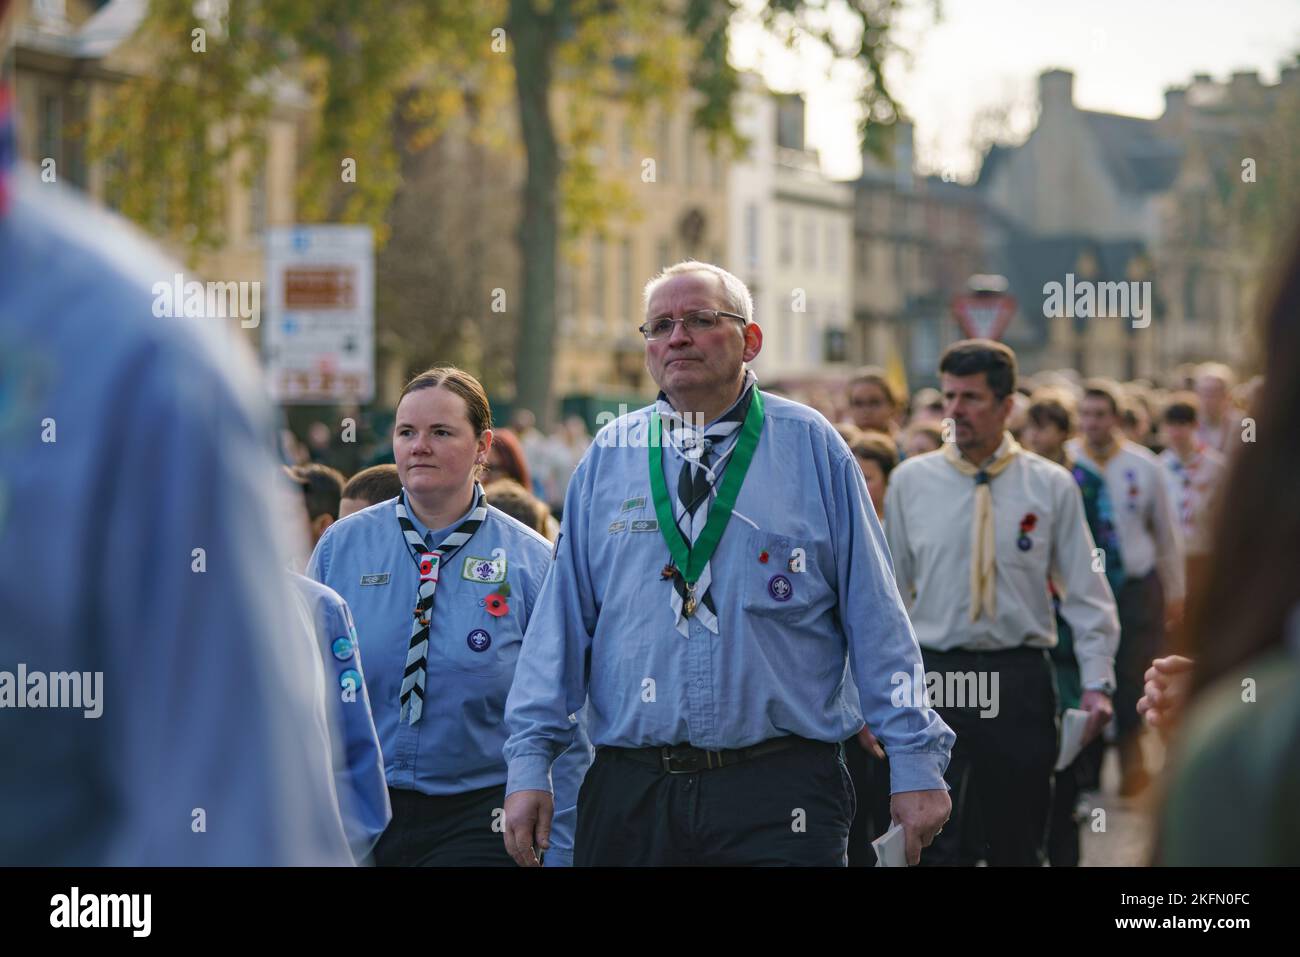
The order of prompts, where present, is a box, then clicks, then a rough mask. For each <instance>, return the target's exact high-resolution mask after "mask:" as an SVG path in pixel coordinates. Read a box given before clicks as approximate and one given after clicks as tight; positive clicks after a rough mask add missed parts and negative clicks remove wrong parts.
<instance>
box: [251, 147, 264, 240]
mask: <svg viewBox="0 0 1300 957" xmlns="http://www.w3.org/2000/svg"><path fill="white" fill-rule="evenodd" d="M248 233H249V236H250V237H251V238H253V239H258V240H260V239H261V238H262V237H263V235H265V233H266V166H265V164H264V165H263V166H262V168H261V169H259V170H258V171H257V175H256V176H254V177H253V182H252V183H251V184H250V185H249V187H248Z"/></svg>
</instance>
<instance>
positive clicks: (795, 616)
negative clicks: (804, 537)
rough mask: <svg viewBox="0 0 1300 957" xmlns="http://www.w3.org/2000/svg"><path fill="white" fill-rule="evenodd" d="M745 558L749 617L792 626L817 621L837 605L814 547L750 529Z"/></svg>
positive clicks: (745, 584) (745, 583) (744, 603)
mask: <svg viewBox="0 0 1300 957" xmlns="http://www.w3.org/2000/svg"><path fill="white" fill-rule="evenodd" d="M745 533H746V542H747V547H746V553H747V554H745V555H743V556H742V557H741V575H742V576H743V578H744V581H743V592H742V594H743V598H742V603H743V607H744V609H745V612H746V613H747V614H752V615H759V616H762V617H764V618H769V619H772V620H774V621H779V622H782V623H784V624H789V625H799V624H806V623H810V622H812V621H815V620H816V619H817V618H818V617H820V616H821V615H822V614H823V613H824V612H825V611H826V610H827V609H829V608H831V607H833V606H834V604H835V593H834V591H833V590H832V589H831V587H830V586H829V585H827V583H826V581H825V579H824V575H823V572H822V570H821V569H819V568H817V567H815V558H814V556H813V555H812V552H811V549H810V548H809V547H808V546H809V544H811V543H805V544H800V543H798V542H796V541H794V540H793V539H792V538H791V537H789V536H786V535H779V534H776V533H772V532H765V531H761V530H759V529H756V528H748V527H747V528H746V530H745Z"/></svg>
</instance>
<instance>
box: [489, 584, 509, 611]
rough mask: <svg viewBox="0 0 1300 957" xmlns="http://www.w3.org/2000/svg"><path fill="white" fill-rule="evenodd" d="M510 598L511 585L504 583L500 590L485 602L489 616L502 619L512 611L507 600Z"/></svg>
mask: <svg viewBox="0 0 1300 957" xmlns="http://www.w3.org/2000/svg"><path fill="white" fill-rule="evenodd" d="M509 597H510V583H509V582H502V583H501V587H500V588H498V589H497V590H496V591H494V592H493V593H492V594H490V595H488V596H487V598H485V599H484V600H483V602H484V604H485V605H486V606H487V612H488V614H489V615H491V616H492V617H493V618H500V617H501V616H502V615H505V614H508V613H509V611H510V605H509V603H508V602H507V601H506V599H507V598H509Z"/></svg>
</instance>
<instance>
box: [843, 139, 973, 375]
mask: <svg viewBox="0 0 1300 957" xmlns="http://www.w3.org/2000/svg"><path fill="white" fill-rule="evenodd" d="M893 136H894V142H893V147H892V150H891V152H890V155H889V157H888V158H887V159H885V160H881V159H878V158H876V157H875V156H872V155H870V154H864V155H863V157H862V175H861V176H860V177H859V178H858V180H857V181H856V182H854V183H853V193H854V211H853V247H854V251H853V258H854V269H853V329H852V334H851V335H850V337H849V354H850V359H851V361H852V362H853V363H854V364H856V365H863V364H870V365H878V366H882V367H884V368H885V369H886V371H888V372H890V373H891V376H892V377H893V378H901V379H903V380H905V382H900V383H899V384H900V385H903V384H905V385H907V386H909V387H911V388H915V387H917V386H919V385H927V384H933V383H934V382H936V381H937V375H938V373H937V371H936V370H937V367H938V364H939V355H940V353H941V352H942V351H943V348H944V346H946V345H947V344H948V343H949V342H952V341H953V340H955V339H958V338H961V336H962V333H960V331H959V329H958V327H957V323H956V320H955V319H954V318H953V316H952V310H951V304H952V300H953V298H954V297H955V296H957V295H959V294H961V293H962V292H964V290H965V289H966V284H967V280H969V278H970V277H971V276H972V275H974V274H976V273H978V272H980V271H982V270H983V269H984V268H985V265H986V264H985V261H984V260H985V243H986V236H985V234H986V229H987V223H986V215H985V210H984V206H983V201H982V198H981V197H980V195H979V194H978V193H977V192H976V191H975V190H974V189H973V188H971V187H970V186H966V185H963V184H961V183H958V182H955V181H952V180H945V179H944V178H943V177H939V176H922V175H920V174H918V173H917V172H915V158H914V150H913V128H912V124H911V123H909V122H907V121H906V120H900V121H899V122H898V123H897V124H896V125H895V128H894V133H893Z"/></svg>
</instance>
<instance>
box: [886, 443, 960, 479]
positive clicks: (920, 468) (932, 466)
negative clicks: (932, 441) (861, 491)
mask: <svg viewBox="0 0 1300 957" xmlns="http://www.w3.org/2000/svg"><path fill="white" fill-rule="evenodd" d="M951 470H952V466H951V465H949V464H948V463H947V462H945V461H944V457H943V449H934V450H933V451H931V452H922V453H920V454H919V455H909V456H908V457H907V458H905V459H903V461H901V462H899V463H898V465H897V466H895V468H894V470H893V471H892V472H890V473H889V484H890V485H895V484H898V483H902V484H904V485H906V484H908V483H912V482H923V481H925V480H926V479H928V478H930V477H932V476H935V475H946V474H947V473H948V472H949V471H951Z"/></svg>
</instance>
